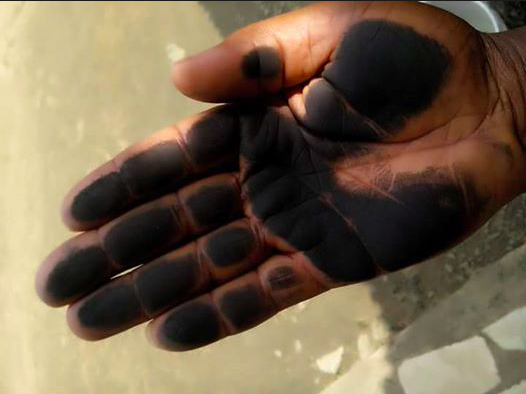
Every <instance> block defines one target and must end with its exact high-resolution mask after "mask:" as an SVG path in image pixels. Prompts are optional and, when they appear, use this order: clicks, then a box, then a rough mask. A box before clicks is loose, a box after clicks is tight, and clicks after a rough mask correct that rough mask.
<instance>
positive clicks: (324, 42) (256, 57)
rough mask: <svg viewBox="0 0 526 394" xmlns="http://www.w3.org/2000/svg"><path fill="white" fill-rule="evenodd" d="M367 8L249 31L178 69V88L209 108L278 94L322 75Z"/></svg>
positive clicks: (309, 11) (314, 11)
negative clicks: (345, 34) (358, 15)
mask: <svg viewBox="0 0 526 394" xmlns="http://www.w3.org/2000/svg"><path fill="white" fill-rule="evenodd" d="M363 7H364V6H363V5H362V4H360V3H354V2H321V3H317V4H313V5H311V6H308V7H305V8H303V9H300V10H297V11H293V12H290V13H287V14H283V15H279V16H277V17H273V18H270V19H267V20H264V21H261V22H258V23H254V24H252V25H249V26H247V27H245V28H243V29H241V30H238V31H237V32H235V33H233V34H232V35H231V36H229V37H228V38H227V39H225V40H224V41H223V42H222V43H220V44H219V45H217V46H215V47H213V48H211V49H208V50H206V51H204V52H201V53H199V54H197V55H194V56H191V57H189V58H186V59H183V60H182V61H180V62H178V63H176V64H175V65H174V67H173V70H172V79H173V81H174V83H175V86H176V87H177V88H178V89H179V90H180V91H181V92H183V93H184V94H185V95H187V96H189V97H191V98H194V99H197V100H200V101H208V102H228V101H235V100H236V99H242V98H250V97H257V96H261V95H265V94H270V93H275V92H278V91H279V90H281V89H285V88H288V87H291V86H294V85H298V84H300V83H302V82H304V81H306V80H308V79H310V78H312V77H313V76H314V75H315V74H317V73H318V72H320V71H321V69H322V68H323V65H324V64H325V63H327V62H328V60H329V58H330V56H331V53H332V52H333V50H334V49H335V48H336V46H337V44H338V42H339V41H340V39H341V36H342V33H343V32H344V31H345V30H346V28H347V27H348V26H349V25H350V24H351V23H352V20H353V18H352V15H353V14H356V13H359V12H358V11H359V10H360V9H362V8H363Z"/></svg>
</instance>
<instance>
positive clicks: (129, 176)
mask: <svg viewBox="0 0 526 394" xmlns="http://www.w3.org/2000/svg"><path fill="white" fill-rule="evenodd" d="M237 123H238V122H237V116H236V114H235V112H234V109H233V108H231V107H228V106H222V107H216V108H213V109H211V110H208V111H205V112H202V113H200V114H198V115H196V116H193V117H190V118H188V119H185V120H183V121H181V122H179V123H178V124H176V125H174V126H172V127H169V128H166V129H164V130H160V131H158V132H157V133H154V134H152V135H151V136H149V137H148V138H146V139H145V140H143V141H141V142H139V143H137V144H134V145H132V146H130V147H129V148H127V149H126V150H124V151H123V152H121V153H119V154H118V155H117V156H116V157H115V158H113V159H112V160H110V161H108V162H106V163H104V164H103V165H101V166H100V167H98V168H97V169H95V170H94V171H93V172H91V173H90V174H89V175H87V176H86V177H85V178H84V179H82V180H81V181H80V182H79V183H78V184H77V185H76V186H75V187H74V188H73V189H72V190H71V191H70V192H69V193H68V195H67V196H66V197H65V199H64V202H63V208H62V216H63V220H64V223H65V224H66V225H67V226H68V227H69V228H70V229H72V230H89V229H92V228H96V227H99V226H101V225H102V224H104V223H106V222H108V221H109V220H111V219H113V218H115V217H117V216H118V215H119V214H121V213H123V212H124V211H126V210H128V209H131V208H133V207H135V206H137V205H139V204H140V203H143V202H145V201H147V200H151V199H153V198H155V197H156V196H159V195H160V194H162V193H163V192H165V191H169V190H171V189H173V188H174V187H176V186H180V185H181V184H184V183H186V182H188V181H189V180H190V179H193V178H195V177H199V176H202V175H204V174H205V173H209V172H210V171H213V170H214V169H219V168H222V167H224V166H225V165H229V164H231V165H237V160H238V159H237V157H238V147H239V142H238V140H239V138H238V136H239V132H238V126H237Z"/></svg>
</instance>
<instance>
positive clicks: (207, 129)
mask: <svg viewBox="0 0 526 394" xmlns="http://www.w3.org/2000/svg"><path fill="white" fill-rule="evenodd" d="M491 50H492V48H491V45H490V44H488V38H487V37H484V36H482V35H481V34H479V33H478V32H476V31H475V30H473V29H472V28H470V27H469V26H468V25H467V24H465V23H464V22H462V21H461V20H459V19H457V18H455V17H453V16H451V15H449V14H447V13H444V12H442V11H438V10H435V9H433V8H431V7H428V6H424V5H419V4H415V3H409V4H408V3H402V4H399V3H396V4H394V3H380V4H374V3H373V4H368V3H323V4H317V5H314V6H312V7H307V8H305V9H303V10H300V11H297V12H294V13H291V14H286V15H284V16H281V17H277V18H273V19H270V20H267V21H264V22H261V23H258V24H255V25H252V26H249V27H248V28H245V29H243V30H241V31H239V32H237V33H235V34H234V35H233V36H231V37H229V38H228V39H227V40H226V41H225V42H224V43H222V44H221V45H219V46H218V47H215V48H213V49H211V50H209V51H207V52H205V53H204V54H201V55H198V56H196V57H193V58H190V59H187V60H185V61H183V62H182V63H181V64H179V65H177V67H176V68H175V71H174V79H175V82H176V85H177V86H178V87H179V88H180V89H181V90H182V91H183V92H184V93H186V94H188V95H189V96H191V97H194V98H198V99H201V100H205V101H215V102H229V103H230V104H227V105H223V106H219V107H216V108H213V109H212V110H209V111H207V112H204V113H202V114H199V115H196V116H195V117H193V118H190V119H187V120H184V121H182V122H180V123H179V124H177V125H176V126H173V127H170V128H167V129H165V130H161V131H159V132H158V133H156V134H153V135H152V136H151V137H149V138H148V139H147V140H145V141H143V142H141V143H139V144H136V145H134V146H132V147H130V148H128V149H127V150H126V151H124V152H122V153H121V154H119V155H118V156H117V157H116V158H115V159H113V160H112V161H110V162H108V163H106V164H104V165H103V166H101V167H100V168H99V169H97V170H96V171H94V172H93V173H92V174H90V175H89V176H88V177H86V178H85V179H84V180H83V181H81V182H80V183H79V184H78V185H77V186H76V187H75V188H74V189H73V191H72V192H71V193H70V194H69V195H68V197H66V200H65V204H64V219H65V222H66V223H67V224H68V226H69V227H71V228H72V229H74V230H82V231H84V232H83V233H82V234H80V235H78V236H77V237H75V238H73V239H71V240H69V241H67V242H66V243H65V244H63V245H62V246H61V247H60V248H58V249H57V250H56V251H54V252H53V253H52V254H51V255H50V256H49V257H48V258H47V260H46V262H45V263H44V264H43V265H42V267H41V270H40V272H39V275H38V278H37V289H38V292H39V295H40V296H41V297H42V298H43V300H44V301H45V302H47V303H48V304H50V305H55V306H60V305H66V304H71V306H70V308H69V311H68V321H69V323H70V326H71V327H72V329H73V330H74V331H75V332H76V333H77V334H78V335H80V336H81V337H83V338H86V339H100V338H104V337H107V336H109V335H113V334H116V333H118V332H121V331H123V330H125V329H127V328H130V327H132V326H134V325H137V324H140V323H142V322H145V321H147V320H150V319H154V320H153V322H152V323H151V324H150V326H149V334H150V338H151V339H152V340H153V341H154V342H155V343H156V344H158V345H160V346H161V347H164V348H167V349H174V350H185V349H191V348H195V347H198V346H202V345H204V344H207V343H210V342H213V341H215V340H218V339H220V338H222V337H224V336H226V335H229V334H233V333H237V332H240V331H242V330H245V329H247V328H250V327H252V326H254V325H257V324H259V323H260V322H262V321H264V320H266V319H267V318H269V317H270V316H272V315H273V314H275V313H276V312H277V311H279V310H281V309H283V308H285V307H288V306H290V305H293V304H295V303H297V302H299V301H301V300H304V299H306V298H310V297H313V296H315V295H317V294H319V293H321V292H323V291H325V290H328V289H330V288H333V287H336V286H340V285H343V284H348V283H353V282H358V281H364V280H368V279H371V278H373V277H375V276H377V275H379V274H382V273H387V272H392V271H394V270H397V269H400V268H403V267H406V266H408V265H411V264H414V263H417V262H420V261H422V260H423V259H426V258H428V257H430V256H432V255H434V254H436V253H438V252H440V251H442V250H444V249H445V248H447V247H450V246H452V245H454V244H455V243H456V242H459V241H460V240H462V239H463V238H464V237H466V236H467V235H469V233H470V232H472V231H474V230H475V229H476V228H478V227H479V226H480V225H482V224H483V223H484V221H485V220H487V219H488V218H489V217H490V216H491V214H492V213H494V212H495V210H496V209H498V208H499V207H501V206H502V205H503V204H505V203H506V202H507V201H509V200H510V199H511V198H513V197H514V196H515V195H516V194H517V193H519V192H520V190H521V188H522V187H523V185H522V184H521V182H519V181H516V179H520V177H519V176H518V174H520V173H522V171H523V168H522V166H523V160H522V155H523V152H522V150H521V146H520V144H519V143H518V140H517V139H516V137H515V134H514V129H513V116H512V114H511V110H510V109H509V108H507V107H506V104H505V103H503V100H502V98H501V97H502V91H501V89H500V87H499V83H498V78H496V77H495V75H494V72H493V69H492V67H491V61H490V56H489V54H488V52H489V51H491ZM130 268H136V269H134V270H133V271H131V272H128V273H125V274H124V275H121V276H118V277H116V278H114V276H116V275H118V274H120V273H122V272H123V271H126V270H128V269H130Z"/></svg>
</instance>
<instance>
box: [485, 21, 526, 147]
mask: <svg viewBox="0 0 526 394" xmlns="http://www.w3.org/2000/svg"><path fill="white" fill-rule="evenodd" d="M482 38H483V42H484V44H485V46H486V53H487V59H488V69H489V74H490V75H491V79H492V80H493V83H494V84H495V87H496V89H497V91H498V95H499V97H500V100H501V102H502V108H503V110H504V112H507V113H508V115H509V117H510V120H511V123H512V127H513V133H514V134H515V136H516V137H517V139H518V143H519V144H520V145H521V146H522V148H523V150H524V151H525V152H526V27H523V28H518V29H514V30H509V31H506V32H503V33H496V34H482Z"/></svg>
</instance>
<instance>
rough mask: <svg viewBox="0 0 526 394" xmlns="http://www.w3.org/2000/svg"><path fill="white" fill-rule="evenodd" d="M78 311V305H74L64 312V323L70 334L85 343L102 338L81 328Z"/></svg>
mask: <svg viewBox="0 0 526 394" xmlns="http://www.w3.org/2000/svg"><path fill="white" fill-rule="evenodd" d="M78 309H79V304H78V303H75V304H72V305H70V306H69V307H68V309H67V311H66V321H67V323H68V327H69V329H70V330H71V332H73V334H75V336H77V337H78V338H80V339H84V340H86V341H97V340H100V339H102V338H104V336H101V335H97V334H96V332H94V331H91V330H85V329H84V328H83V326H82V324H81V323H80V319H79V316H78Z"/></svg>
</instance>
